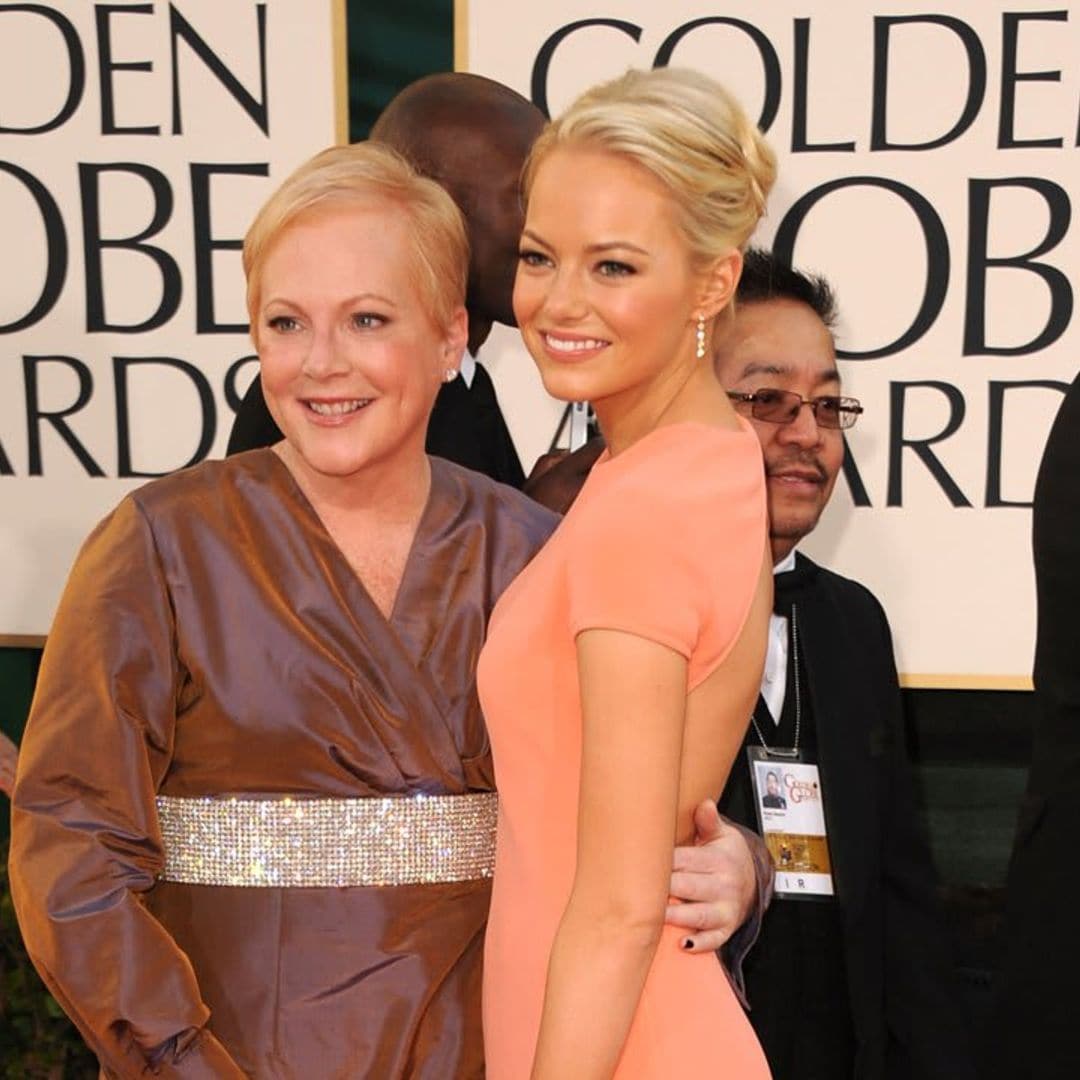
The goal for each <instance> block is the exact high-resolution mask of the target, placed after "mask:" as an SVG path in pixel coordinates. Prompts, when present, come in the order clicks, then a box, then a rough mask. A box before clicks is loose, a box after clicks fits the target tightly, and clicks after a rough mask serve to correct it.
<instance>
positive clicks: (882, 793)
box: [733, 555, 973, 1080]
mask: <svg viewBox="0 0 1080 1080" xmlns="http://www.w3.org/2000/svg"><path fill="white" fill-rule="evenodd" d="M797 565H798V568H799V569H801V570H809V571H814V570H816V574H815V575H813V576H812V577H811V578H810V580H809V581H808V582H807V584H806V586H805V589H804V590H803V591H802V592H800V594H799V597H798V600H797V603H798V619H799V647H800V653H801V657H802V669H803V685H804V687H805V690H806V692H807V693H809V695H810V699H811V706H812V709H813V716H814V722H815V728H816V733H817V752H818V759H819V760H818V765H819V768H820V771H821V782H822V787H823V790H824V792H825V798H826V806H827V813H828V822H829V831H830V835H829V844H830V854H831V856H832V863H833V874H834V883H835V887H836V892H837V897H838V901H839V903H840V907H841V913H842V927H843V939H844V948H845V960H846V966H847V978H848V987H849V991H850V994H849V996H850V1001H849V1002H848V1004H849V1006H850V1009H851V1014H852V1024H853V1029H854V1033H855V1038H856V1042H857V1049H856V1073H855V1075H856V1077H857V1078H858V1080H893V1078H896V1080H899V1078H904V1080H946V1078H948V1080H969V1078H970V1077H971V1076H973V1069H972V1065H971V1061H970V1046H969V1043H968V1037H967V1031H966V1025H965V1023H964V1022H963V1021H962V1019H961V1017H960V1013H961V1008H960V1002H959V1000H958V999H959V990H958V988H957V987H956V986H955V985H954V982H955V976H954V975H953V972H952V965H951V963H950V949H949V946H948V942H947V938H946V935H945V931H944V927H943V924H942V921H941V917H940V912H939V907H938V900H937V895H936V892H937V878H936V874H935V872H934V869H933V866H932V863H931V860H930V853H929V847H928V844H927V841H926V837H925V835H924V834H923V831H922V829H921V826H920V819H919V814H918V809H917V805H916V799H915V793H914V788H913V778H912V771H911V766H910V762H909V760H908V756H907V751H906V746H905V738H904V722H903V713H902V705H901V698H900V690H899V686H898V684H897V676H896V666H895V661H894V659H893V650H892V639H891V635H890V633H889V626H888V622H887V621H886V618H885V613H884V612H883V611H882V609H881V605H880V604H879V603H878V602H877V600H876V599H875V597H874V596H873V594H872V593H871V592H870V591H869V590H868V589H866V588H864V587H863V586H862V585H860V584H858V583H857V582H854V581H851V580H849V579H847V578H844V577H841V576H840V575H839V574H834V573H832V572H831V571H829V570H825V569H824V568H822V567H818V566H817V565H816V564H815V563H813V562H812V561H811V560H809V559H806V558H804V557H803V556H802V555H799V556H798V561H797ZM789 692H790V691H789ZM740 769H741V772H746V769H745V766H742V765H741V762H740V764H738V765H736V768H735V772H734V773H733V779H734V777H735V776H736V775H737V774H738V773H739V771H740ZM747 782H748V781H747ZM797 902H799V901H780V900H778V901H774V903H797ZM767 934H768V920H766V922H765V925H764V927H763V929H762V936H763V937H764V935H767ZM750 1007H751V1010H753V1008H754V1001H753V998H751V1001H750ZM778 1080H783V1078H778ZM838 1080H839V1078H838Z"/></svg>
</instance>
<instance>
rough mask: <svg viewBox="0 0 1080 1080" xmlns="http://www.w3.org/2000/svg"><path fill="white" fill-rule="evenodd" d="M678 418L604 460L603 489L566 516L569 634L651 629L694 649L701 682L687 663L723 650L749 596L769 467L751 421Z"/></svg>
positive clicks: (712, 660)
mask: <svg viewBox="0 0 1080 1080" xmlns="http://www.w3.org/2000/svg"><path fill="white" fill-rule="evenodd" d="M677 427H678V430H677V431H676V430H673V431H672V433H671V434H668V435H667V436H666V437H665V438H664V439H663V440H662V441H661V442H660V445H658V446H655V447H653V446H648V445H644V444H643V445H641V446H640V447H633V448H631V451H629V452H628V453H632V454H633V460H630V459H628V460H626V461H625V462H624V461H623V460H622V458H621V457H619V458H614V459H612V460H610V461H608V462H605V463H604V464H602V465H601V466H600V469H601V473H600V475H598V476H597V477H596V478H595V479H596V482H597V483H598V484H600V485H602V487H601V489H600V490H599V491H597V492H596V497H595V498H593V499H591V500H590V501H589V504H588V506H587V507H584V508H583V509H584V510H585V514H584V515H583V516H582V518H581V519H580V520H579V521H578V522H576V523H572V521H570V520H568V522H567V524H568V525H570V524H574V525H575V526H576V527H575V529H574V535H573V547H572V550H571V554H570V558H569V562H568V569H567V590H568V606H569V611H570V628H571V632H572V633H573V634H574V636H577V635H578V634H579V633H581V632H583V631H585V630H599V629H605V630H619V631H623V632H626V633H630V634H635V635H637V636H639V637H643V638H646V639H647V640H650V641H655V642H657V643H658V644H660V645H664V646H666V647H668V648H670V649H673V650H674V651H676V652H678V653H680V654H681V655H682V656H684V657H686V658H687V659H688V660H691V661H692V665H691V667H692V671H691V679H692V681H695V682H696V681H698V680H697V679H695V678H694V670H693V669H700V668H701V667H702V665H706V666H707V667H708V668H709V670H711V668H712V667H715V666H716V664H718V663H719V662H720V661H721V660H722V659H723V657H724V655H726V653H727V651H728V649H729V648H730V647H731V645H732V644H734V641H735V639H736V638H737V636H738V633H739V631H740V630H741V628H742V624H743V622H744V621H745V619H746V615H747V612H748V610H749V606H750V603H751V601H752V599H753V595H754V591H755V588H756V585H757V580H758V574H759V572H760V569H761V561H762V558H763V556H764V551H765V495H764V478H763V470H762V465H761V454H760V449H759V446H758V443H757V439H756V438H755V437H754V436H753V435H752V433H746V432H744V433H736V432H730V431H724V430H721V429H713V428H708V427H705V426H704V425H698V424H694V425H678V426H677ZM665 430H666V429H665ZM603 470H611V471H610V473H608V474H606V475H605V473H604V472H603ZM591 482H592V480H590V483H591ZM572 516H573V510H571V518H572Z"/></svg>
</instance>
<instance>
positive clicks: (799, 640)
mask: <svg viewBox="0 0 1080 1080" xmlns="http://www.w3.org/2000/svg"><path fill="white" fill-rule="evenodd" d="M835 318H836V309H835V301H834V298H833V294H832V291H831V289H830V288H829V286H828V285H827V283H826V282H825V281H823V280H822V279H820V278H814V277H809V276H806V275H804V274H801V273H799V272H798V271H795V270H793V269H791V268H790V267H788V266H785V265H783V264H782V263H780V262H778V261H777V260H776V259H775V258H773V257H772V256H771V255H769V254H766V253H764V252H761V251H754V250H751V251H749V252H747V255H746V261H745V265H744V268H743V275H742V279H741V281H740V284H739V290H738V294H737V299H736V305H735V311H734V315H733V316H732V319H731V322H730V324H729V326H728V327H727V329H726V332H724V333H722V334H720V335H718V341H717V344H716V348H715V352H714V360H715V365H716V371H717V375H718V377H719V379H720V382H721V383H722V385H723V386H725V387H726V388H727V389H728V391H729V394H730V397H731V399H732V401H733V402H734V403H735V407H736V409H737V410H738V411H739V412H740V413H741V414H742V415H744V416H745V417H746V418H747V419H748V420H749V421H750V423H751V424H752V425H753V427H754V430H755V431H756V432H757V434H758V437H759V438H760V440H761V446H762V451H763V454H764V459H765V470H766V474H767V481H768V499H769V515H770V540H771V545H772V554H773V561H774V565H775V574H776V578H775V580H776V601H775V614H774V616H773V618H772V621H771V626H770V636H769V648H768V656H767V659H766V664H765V673H764V678H763V681H762V686H761V697H760V698H759V700H758V703H757V707H756V708H755V710H754V714H753V717H752V719H751V723H750V726H749V729H748V732H747V737H746V741H745V749H746V754H745V756H744V757H742V758H740V759H739V760H738V761H737V762H736V764H735V766H734V767H733V768H732V773H731V777H730V779H729V781H728V785H727V788H726V789H725V791H724V793H723V795H722V797H721V799H720V809H721V811H722V812H723V813H724V814H725V815H727V816H728V817H729V818H731V819H733V820H734V821H736V822H740V823H742V824H744V825H746V826H749V827H752V828H757V829H759V830H760V831H761V832H762V833H763V835H764V837H765V840H766V843H767V845H768V847H769V848H770V851H772V852H773V857H774V861H775V863H776V874H777V879H776V899H774V901H773V904H772V906H771V908H770V910H769V911H768V912H767V914H766V916H765V919H764V923H763V926H762V930H761V935H760V937H759V940H758V944H757V946H756V947H755V949H754V951H753V952H751V954H750V955H749V957H748V958H747V961H746V968H745V974H746V989H747V996H748V998H749V1002H750V1010H751V1011H750V1019H751V1022H752V1023H753V1025H754V1029H755V1030H756V1032H757V1034H758V1037H759V1038H760V1040H761V1042H762V1045H763V1046H764V1048H765V1053H766V1055H767V1057H768V1059H769V1064H770V1066H771V1068H772V1071H773V1075H774V1076H775V1077H776V1080H836V1078H839V1077H856V1078H857V1080H878V1078H882V1080H884V1078H886V1077H888V1078H893V1077H898V1078H900V1077H902V1078H911V1080H916V1078H918V1080H923V1078H926V1080H930V1078H939V1077H940V1078H942V1080H944V1078H946V1077H948V1078H950V1080H956V1078H961V1077H964V1078H966V1077H970V1076H972V1075H973V1069H972V1066H971V1063H970V1051H969V1048H968V1047H967V1045H966V1035H965V1031H964V1025H963V1024H962V1022H960V1021H959V1018H958V1012H959V1007H958V997H959V993H958V989H956V988H954V987H953V985H952V982H953V976H952V973H951V970H950V963H949V948H948V944H947V941H946V937H945V934H944V932H943V927H942V925H941V920H940V916H939V912H938V910H937V904H936V900H935V888H936V880H935V875H934V871H933V868H932V866H931V861H930V855H929V849H928V846H927V843H926V839H925V837H924V836H923V834H922V832H921V830H920V827H919V821H918V814H917V810H916V805H915V799H914V795H913V791H912V777H911V768H910V765H909V762H908V760H907V756H906V753H905V748H904V730H903V716H902V710H901V700H900V691H899V687H898V685H897V677H896V668H895V664H894V661H893V653H892V644H891V639H890V634H889V627H888V623H887V622H886V619H885V615H884V612H883V611H882V609H881V607H880V605H879V604H878V602H877V600H876V599H875V598H874V597H873V595H872V594H871V593H870V592H869V591H868V590H867V589H865V588H864V587H863V586H862V585H860V584H858V583H857V582H854V581H850V580H848V579H847V578H843V577H841V576H840V575H838V574H834V573H832V572H831V571H829V570H827V569H825V568H823V567H819V566H818V565H817V564H816V563H814V562H812V561H811V560H810V559H808V558H806V557H805V556H804V555H802V554H801V553H799V554H796V550H795V549H796V546H797V545H798V544H799V542H800V541H801V540H802V539H803V538H804V537H805V536H807V535H808V534H809V533H810V532H812V531H813V529H814V527H815V526H816V525H817V523H818V519H819V518H820V516H821V513H822V511H823V510H824V509H825V506H826V504H827V503H828V501H829V497H830V495H831V494H832V490H833V486H834V484H835V482H836V477H837V475H838V473H839V471H840V467H841V464H842V462H843V456H844V441H843V429H845V428H850V427H851V426H852V425H853V424H854V423H855V422H856V420H858V418H859V416H860V414H861V413H862V411H863V410H862V407H861V406H860V404H859V402H858V401H856V400H854V399H853V398H850V397H846V396H844V395H843V394H842V393H841V381H840V373H839V371H838V369H837V364H836V352H835V347H834V342H833V337H832V333H831V329H830V328H831V327H832V325H833V324H834V322H835ZM777 773H778V774H779V775H780V781H781V783H780V786H781V789H782V791H783V794H784V798H785V803H786V805H785V807H784V808H780V807H779V806H778V805H776V804H775V801H774V805H773V806H772V807H770V806H769V805H768V804H767V803H764V799H763V798H762V795H763V793H765V792H766V788H764V787H763V786H762V785H765V784H767V782H768V781H767V777H768V776H769V775H770V774H773V775H775V774H777Z"/></svg>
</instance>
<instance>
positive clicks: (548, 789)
mask: <svg viewBox="0 0 1080 1080" xmlns="http://www.w3.org/2000/svg"><path fill="white" fill-rule="evenodd" d="M774 175H775V164H774V159H773V155H772V153H771V151H770V150H769V148H768V146H767V145H766V144H765V143H764V141H763V140H762V138H761V136H760V134H759V133H758V132H757V130H756V129H755V128H754V126H753V125H752V124H751V123H750V122H749V121H748V120H747V118H746V116H745V115H744V114H743V112H742V110H741V109H740V107H739V106H738V104H737V103H736V102H735V101H734V100H733V99H732V98H731V97H730V96H729V95H728V94H727V93H726V92H725V91H724V90H723V88H722V87H720V86H718V85H717V84H716V83H714V82H712V80H710V79H707V78H706V77H704V76H702V75H698V74H696V73H693V72H689V71H677V70H672V69H665V70H658V71H650V72H634V71H632V72H628V73H627V74H626V75H625V76H624V77H623V78H621V79H617V80H615V81H614V82H612V83H609V84H605V85H603V86H600V87H596V88H595V89H593V90H591V91H589V92H587V93H586V94H585V95H583V96H582V97H581V98H580V99H579V100H578V101H576V102H575V103H574V104H573V105H572V106H571V107H570V108H569V109H568V110H567V112H566V113H565V114H564V115H563V116H561V117H559V118H558V119H557V120H556V121H555V122H554V123H553V124H551V125H550V126H549V127H548V128H547V129H546V130H545V131H544V132H543V133H542V134H541V135H540V137H539V139H538V140H537V142H536V143H535V144H534V146H533V149H532V153H531V156H530V159H529V162H528V164H527V165H526V171H525V190H526V196H527V200H528V201H527V206H526V219H525V229H524V232H523V234H522V243H521V258H520V264H519V267H518V275H517V283H516V286H515V290H514V311H515V314H516V315H517V320H518V325H519V326H520V327H521V331H522V335H523V337H524V339H525V343H526V345H527V346H528V348H529V351H530V352H531V353H532V355H533V358H534V359H535V360H536V363H537V366H538V367H539V369H540V374H541V376H542V377H543V380H544V385H545V386H546V387H547V389H548V391H549V392H550V393H552V394H554V395H555V396H556V397H559V398H563V399H565V400H570V401H585V400H587V401H591V402H592V403H593V405H594V407H595V409H596V414H597V417H598V418H599V421H600V427H601V429H602V431H603V434H604V438H605V441H606V443H607V447H608V449H607V451H606V452H605V454H604V455H603V456H602V457H601V458H600V460H599V462H598V464H597V465H596V466H595V467H594V468H593V470H592V472H591V473H590V475H589V478H588V480H587V482H586V484H585V487H584V489H583V490H582V492H581V494H580V495H579V496H578V499H577V501H576V502H575V503H574V505H573V507H572V508H571V509H570V511H569V513H568V514H567V516H566V518H565V519H564V521H563V523H562V525H561V526H560V528H559V531H558V532H557V533H556V534H555V536H554V537H553V538H552V540H551V541H550V543H549V544H548V545H547V546H546V547H545V548H544V550H543V551H542V552H541V553H540V555H539V556H537V558H536V559H535V560H533V562H532V563H531V564H530V565H529V566H528V567H527V568H526V569H525V571H524V572H523V573H522V574H521V575H520V576H519V577H518V579H517V580H516V581H515V582H514V584H513V585H512V586H511V588H510V590H509V591H508V592H507V593H506V594H505V595H504V596H503V597H502V599H501V600H500V601H499V604H498V606H497V607H496V609H495V612H494V613H493V615H492V622H491V630H490V634H489V637H488V641H487V644H486V645H485V647H484V651H483V654H482V656H481V660H480V668H479V683H480V695H481V701H482V702H483V705H484V711H485V714H486V716H487V721H488V727H489V730H490V732H491V738H492V745H493V747H494V751H495V767H496V776H497V778H498V782H499V790H500V795H501V800H502V801H501V806H500V811H499V834H498V837H499V838H498V854H497V859H496V875H495V889H494V894H493V898H492V908H491V919H490V923H489V928H488V936H487V952H486V956H487V960H486V967H485V976H484V1025H485V1035H486V1038H487V1043H488V1075H489V1077H491V1080H523V1078H525V1077H528V1076H530V1075H531V1076H532V1077H533V1078H534V1080H562V1078H564V1077H570V1076H572V1077H574V1078H575V1080H607V1078H609V1077H611V1076H618V1077H624V1078H626V1080H647V1078H655V1080H668V1078H675V1077H704V1076H709V1077H717V1078H719V1077H730V1078H732V1080H735V1078H738V1080H751V1078H765V1077H767V1076H768V1073H769V1070H768V1066H767V1064H766V1062H765V1058H764V1055H763V1054H762V1052H761V1048H760V1046H758V1044H757V1041H756V1039H755V1037H754V1034H753V1031H752V1030H751V1028H750V1026H749V1024H748V1022H747V1020H746V1017H745V1015H744V1014H743V1011H742V1009H741V1008H740V1007H739V1004H738V1002H737V1001H736V998H735V995H734V994H733V993H732V991H731V988H730V986H729V985H728V983H727V981H726V980H725V978H724V974H723V972H722V970H721V968H720V966H719V965H718V964H717V963H716V962H715V960H714V959H713V958H712V957H709V956H696V955H693V954H691V953H688V952H687V951H685V940H684V939H680V938H679V937H678V934H677V931H676V930H675V929H674V928H672V927H668V928H665V927H664V914H665V907H666V903H667V897H668V891H669V874H670V868H671V838H672V836H675V837H677V838H680V839H686V838H689V837H690V836H691V835H692V832H693V813H694V808H695V807H696V806H697V805H698V804H699V803H700V801H701V800H702V799H703V798H705V797H707V796H708V795H709V794H711V793H713V792H717V791H720V790H721V789H722V788H723V786H724V780H725V778H726V776H727V773H728V770H729V768H730V767H731V764H732V761H733V760H734V758H735V755H736V754H737V753H738V751H739V749H740V747H741V744H742V740H743V734H744V732H745V730H746V725H747V718H748V717H749V716H750V713H751V712H752V710H753V705H754V701H755V700H756V698H757V693H758V686H759V684H760V680H761V670H762V665H763V662H764V659H765V636H766V629H767V626H768V620H769V614H770V612H771V607H772V603H771V601H772V575H771V570H772V559H771V557H770V554H769V549H768V543H767V535H766V506H765V482H764V469H763V467H762V460H761V448H760V445H759V443H758V440H757V437H756V436H755V435H754V432H753V429H752V428H751V427H750V425H749V424H747V423H746V421H744V420H741V419H740V418H739V417H737V416H736V414H735V411H734V410H733V408H732V406H731V404H730V402H729V401H728V399H727V395H726V394H725V393H724V391H723V389H722V388H721V387H720V385H719V383H718V382H717V381H716V376H715V374H714V372H713V367H712V360H711V356H712V353H711V350H710V348H709V341H710V338H711V336H712V330H713V327H714V325H715V323H716V321H717V319H718V318H720V317H721V315H722V314H723V312H724V311H725V309H726V308H727V306H728V304H729V303H730V302H731V299H732V296H733V294H734V291H735V287H736V285H737V283H738V280H739V273H740V270H741V267H742V254H741V249H742V246H743V245H744V244H745V242H746V240H747V239H748V237H749V235H750V233H751V232H752V230H753V228H754V226H755V224H756V223H757V220H758V218H759V216H760V215H761V213H762V212H763V210H764V206H765V198H766V195H767V193H768V191H769V188H770V187H771V185H772V182H773V178H774ZM585 1017H587V1020H583V1018H585Z"/></svg>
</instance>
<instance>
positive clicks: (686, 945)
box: [682, 938, 694, 949]
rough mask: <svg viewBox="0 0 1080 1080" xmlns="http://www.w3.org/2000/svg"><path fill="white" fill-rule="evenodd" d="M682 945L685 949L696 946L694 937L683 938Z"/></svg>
mask: <svg viewBox="0 0 1080 1080" xmlns="http://www.w3.org/2000/svg"><path fill="white" fill-rule="evenodd" d="M682 947H683V948H684V949H692V948H693V947H694V939H693V938H683V943H682Z"/></svg>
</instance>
